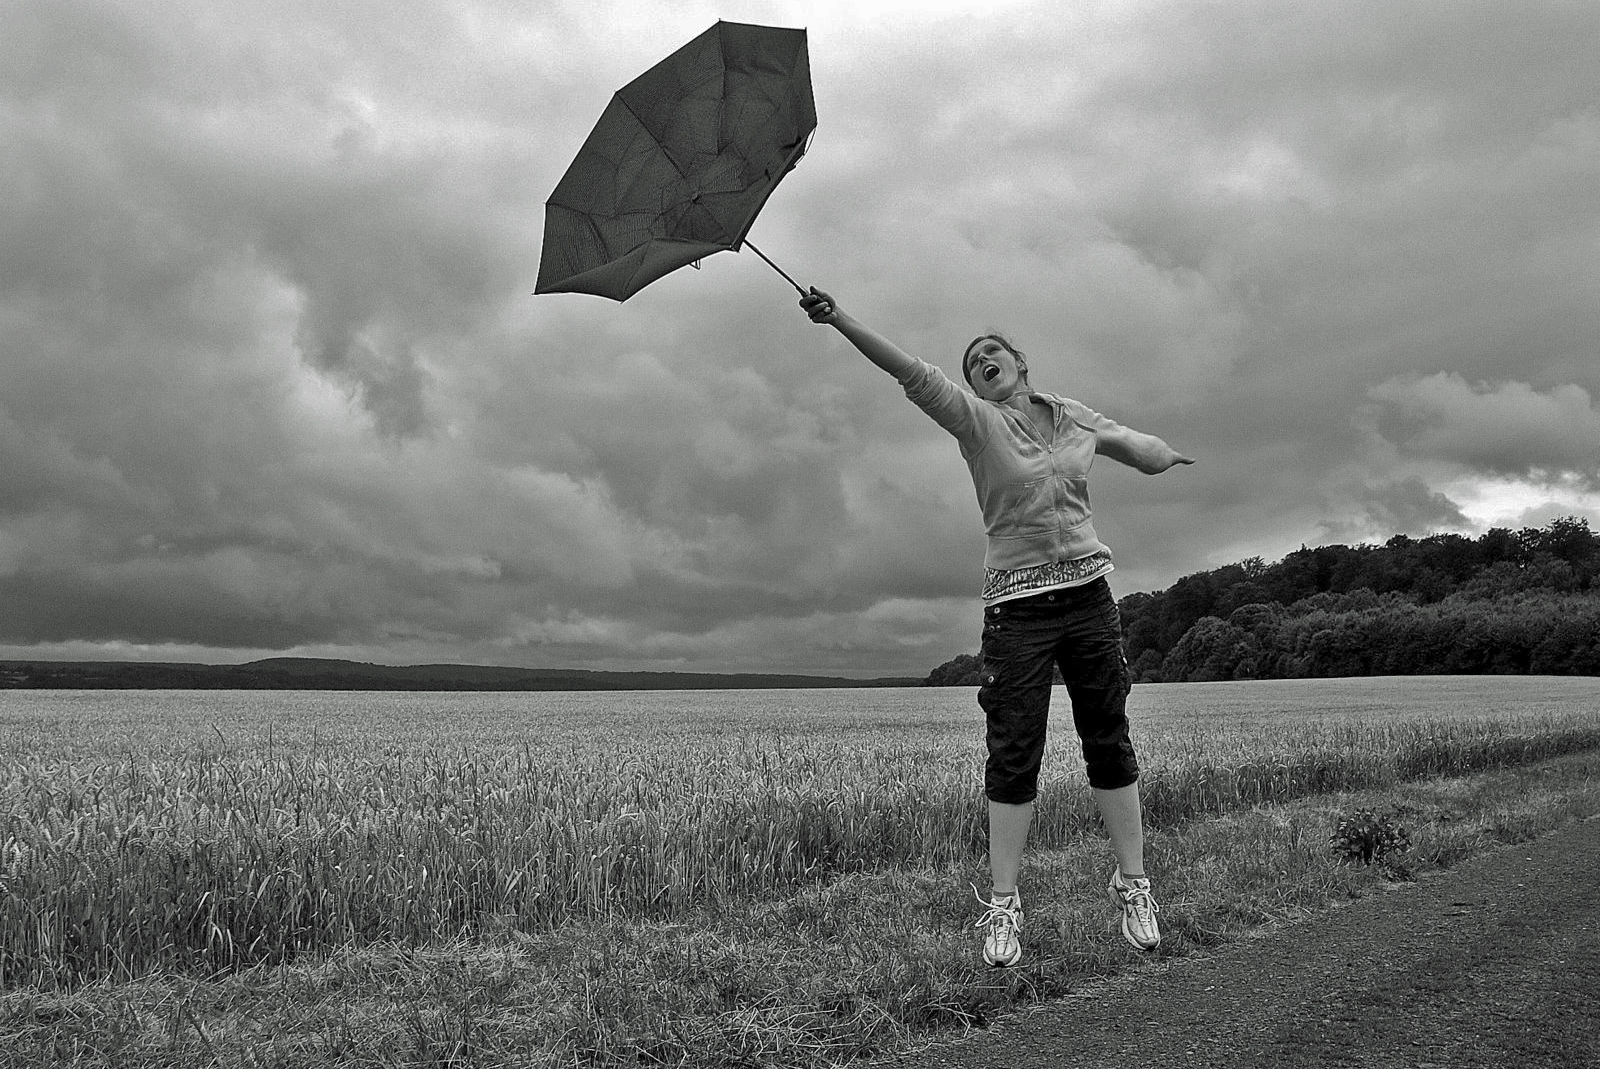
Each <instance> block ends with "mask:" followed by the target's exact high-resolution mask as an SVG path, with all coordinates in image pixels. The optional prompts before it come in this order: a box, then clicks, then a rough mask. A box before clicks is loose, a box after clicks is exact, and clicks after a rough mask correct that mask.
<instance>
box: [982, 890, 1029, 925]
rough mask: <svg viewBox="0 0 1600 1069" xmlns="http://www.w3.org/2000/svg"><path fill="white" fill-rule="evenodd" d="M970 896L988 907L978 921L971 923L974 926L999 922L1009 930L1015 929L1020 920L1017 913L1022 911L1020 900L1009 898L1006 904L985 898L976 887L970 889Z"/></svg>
mask: <svg viewBox="0 0 1600 1069" xmlns="http://www.w3.org/2000/svg"><path fill="white" fill-rule="evenodd" d="M972 897H974V898H976V899H977V900H978V902H979V904H980V905H985V906H988V907H989V908H988V910H987V911H986V912H985V913H984V915H983V916H981V917H979V918H978V923H977V924H974V925H973V927H974V928H982V927H984V926H985V925H992V924H1001V925H1004V926H1005V927H1006V928H1007V929H1009V930H1010V931H1016V930H1017V927H1018V925H1019V923H1020V921H1021V918H1020V917H1018V914H1019V913H1021V912H1022V903H1021V902H1020V901H1018V900H1017V899H1015V898H1013V899H1011V904H1008V903H1005V902H995V901H992V900H986V899H985V898H984V897H983V896H982V895H981V894H979V893H978V889H977V888H976V887H974V888H973V889H972Z"/></svg>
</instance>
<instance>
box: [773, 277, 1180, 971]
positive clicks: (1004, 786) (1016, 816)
mask: <svg viewBox="0 0 1600 1069" xmlns="http://www.w3.org/2000/svg"><path fill="white" fill-rule="evenodd" d="M800 307H801V308H803V309H804V310H805V312H806V314H807V315H808V316H810V318H811V321H812V322H813V323H822V324H827V325H829V326H832V327H834V328H835V329H837V330H838V331H839V333H841V334H843V335H844V336H845V338H846V339H848V340H849V342H850V343H851V344H852V345H854V346H855V347H856V348H857V349H859V350H860V351H861V353H862V355H863V356H865V357H866V358H867V359H868V360H870V361H872V363H874V364H876V365H877V366H878V367H880V368H882V369H883V370H884V371H887V372H888V373H889V374H891V375H893V376H894V377H895V378H896V379H897V380H898V381H899V383H900V385H901V386H903V387H904V388H905V391H906V396H907V397H908V398H910V399H911V401H912V402H913V403H914V404H916V405H917V407H919V408H921V409H922V410H923V411H924V412H926V413H927V414H928V415H929V416H930V417H932V418H933V420H934V422H936V423H938V424H939V426H941V427H943V428H944V429H945V430H946V431H948V432H950V434H951V435H953V436H954V437H955V439H956V442H957V443H958V444H959V445H960V447H961V455H962V457H963V459H965V460H966V462H967V467H968V468H969V469H970V470H971V472H972V483H973V487H974V489H976V490H977V494H978V505H979V507H980V508H981V509H982V512H983V522H984V527H985V529H986V530H987V532H988V549H987V552H986V554H985V558H984V583H983V595H982V597H983V605H984V609H983V648H982V661H981V668H980V673H981V685H980V686H979V689H978V704H979V706H980V707H982V709H983V711H984V714H985V717H986V720H987V731H986V742H987V744H988V750H989V756H988V761H987V762H986V764H985V766H984V793H985V795H987V797H988V799H989V875H990V879H991V881H992V888H991V891H990V895H989V898H988V900H987V901H985V900H984V899H983V898H982V897H981V896H980V897H979V903H980V904H981V905H983V906H985V907H986V912H985V913H984V914H983V916H982V917H981V918H979V920H978V923H977V925H976V927H979V928H983V929H985V930H986V931H985V939H984V946H983V958H984V960H985V961H986V962H988V963H989V964H990V965H994V966H1010V965H1015V964H1017V963H1018V962H1019V961H1021V960H1022V944H1021V940H1020V935H1021V928H1022V895H1021V892H1020V891H1019V890H1018V886H1017V878H1018V875H1019V872H1020V870H1021V868H1022V854H1023V850H1024V848H1025V847H1026V846H1027V842H1028V828H1029V825H1030V824H1031V823H1032V821H1033V803H1034V798H1035V796H1036V795H1037V794H1038V781H1039V766H1040V763H1041V761H1042V758H1043V756H1044V743H1045V727H1046V721H1047V717H1048V714H1049V706H1050V686H1051V680H1052V668H1053V667H1054V666H1056V665H1059V666H1060V668H1061V674H1062V677H1063V678H1064V679H1065V680H1066V684H1067V694H1068V696H1069V697H1070V698H1071V700H1072V720H1073V725H1074V726H1075V727H1076V728H1077V731H1078V736H1079V738H1080V739H1081V740H1082V742H1083V757H1084V762H1085V765H1086V766H1087V769H1088V777H1089V785H1090V787H1091V788H1093V791H1094V797H1095V802H1096V804H1097V805H1098V807H1099V810H1100V817H1101V820H1102V821H1103V822H1104V824H1105V827H1106V832H1107V834H1108V835H1109V836H1110V839H1111V849H1112V851H1113V853H1115V854H1116V865H1115V867H1114V868H1113V869H1112V870H1111V880H1110V884H1109V886H1108V892H1109V894H1110V897H1111V901H1112V902H1113V904H1115V905H1116V906H1117V907H1118V908H1119V909H1121V911H1122V934H1123V936H1124V938H1126V939H1127V940H1128V942H1129V943H1131V944H1133V945H1134V946H1135V947H1138V948H1139V949H1141V950H1154V949H1155V948H1156V946H1157V945H1158V944H1159V943H1160V942H1161V930H1160V927H1159V926H1158V925H1157V923H1156V913H1157V912H1158V911H1159V910H1160V907H1159V906H1158V905H1157V904H1156V900H1155V896H1154V895H1153V894H1152V893H1151V890H1150V881H1149V879H1148V878H1146V876H1145V870H1144V827H1143V818H1142V815H1141V811H1140V807H1139V783H1138V780H1139V765H1138V762H1137V761H1136V760H1135V757H1134V752H1133V743H1132V741H1131V740H1130V738H1129V735H1128V717H1127V712H1126V704H1127V697H1128V689H1129V684H1130V681H1129V676H1128V664H1127V660H1126V659H1125V657H1124V656H1123V650H1122V626H1121V621H1120V620H1119V618H1118V615H1117V604H1116V601H1115V600H1114V599H1113V598H1112V596H1111V588H1110V585H1109V584H1108V583H1107V582H1106V575H1107V574H1108V573H1109V572H1110V571H1111V570H1112V568H1111V551H1110V550H1109V549H1107V548H1106V546H1105V545H1104V544H1103V543H1101V541H1100V539H1099V538H1098V537H1097V536H1096V535H1095V532H1094V527H1093V525H1092V524H1091V523H1090V510H1089V483H1088V478H1089V465H1090V464H1091V463H1092V462H1093V461H1094V457H1095V455H1096V454H1099V453H1103V454H1105V455H1106V456H1108V457H1110V458H1112V459H1113V460H1117V461H1121V462H1122V463H1124V464H1128V465H1131V466H1132V467H1135V468H1137V469H1139V470H1140V471H1142V472H1145V473H1147V474H1150V475H1155V474H1158V473H1160V472H1163V471H1166V470H1167V469H1168V468H1170V467H1172V466H1173V465H1175V464H1193V463H1194V461H1193V460H1192V459H1190V458H1189V457H1186V456H1184V455H1183V454H1181V453H1179V452H1177V451H1176V450H1174V449H1173V448H1172V447H1171V446H1169V445H1168V444H1167V443H1166V442H1164V441H1162V440H1161V439H1160V438H1157V437H1155V436H1154V435H1150V434H1141V433H1139V432H1138V431H1133V430H1129V429H1128V428H1126V427H1123V426H1121V425H1119V424H1117V423H1115V422H1113V421H1112V420H1110V419H1107V418H1106V417H1105V416H1102V415H1101V414H1100V413H1098V412H1095V411H1093V410H1092V409H1090V408H1087V407H1086V406H1084V405H1082V404H1079V403H1078V402H1077V401H1073V400H1069V399H1067V398H1065V397H1057V396H1055V395H1053V394H1047V393H1038V392H1036V391H1035V390H1034V389H1033V387H1032V386H1031V385H1030V384H1029V382H1028V364H1027V360H1026V358H1025V357H1024V356H1023V354H1022V353H1020V352H1018V351H1017V350H1016V349H1015V348H1014V347H1013V346H1012V345H1011V343H1010V342H1008V341H1006V340H1005V339H1004V338H1003V337H1001V336H1000V335H997V334H986V335H983V336H982V337H979V338H977V339H976V340H975V341H973V342H972V344H971V345H969V346H967V350H966V352H965V353H964V354H963V355H962V357H961V374H962V377H963V378H964V379H965V380H966V382H967V385H968V386H969V387H971V392H968V391H967V390H963V389H961V388H960V387H958V386H957V385H955V383H953V382H952V381H951V380H950V379H949V378H948V377H946V376H945V374H944V373H943V372H941V371H940V370H939V369H938V368H936V367H934V366H933V365H931V364H928V363H925V362H924V361H922V360H918V359H917V358H916V357H913V356H911V355H909V354H907V353H905V352H904V351H902V350H901V349H900V348H899V347H898V346H896V345H895V344H894V343H893V342H891V341H889V340H888V339H887V338H884V337H883V336H882V335H881V334H878V333H877V332H876V331H874V330H872V329H871V328H870V327H867V326H865V325H863V324H862V323H860V322H859V321H858V320H856V319H854V318H852V317H851V316H849V315H847V314H846V313H845V312H843V311H842V310H840V308H839V306H838V304H837V303H835V301H834V299H833V298H832V297H831V296H829V295H828V294H827V293H824V292H822V291H821V290H818V289H817V288H816V287H814V286H813V287H812V288H811V291H810V292H809V293H807V294H805V295H804V296H802V297H801V298H800Z"/></svg>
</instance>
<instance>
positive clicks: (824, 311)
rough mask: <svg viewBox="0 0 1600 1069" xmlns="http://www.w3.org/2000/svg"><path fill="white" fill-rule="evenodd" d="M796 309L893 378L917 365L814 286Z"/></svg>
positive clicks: (907, 354)
mask: <svg viewBox="0 0 1600 1069" xmlns="http://www.w3.org/2000/svg"><path fill="white" fill-rule="evenodd" d="M800 307H801V308H803V309H805V313H806V315H808V316H810V317H811V322H813V323H822V324H825V325H827V326H830V327H833V328H834V329H835V330H837V331H838V332H839V333H840V334H843V335H844V336H845V338H846V339H848V340H849V342H850V344H851V345H854V346H855V347H856V348H857V349H859V350H861V355H862V356H865V357H866V358H867V359H868V360H871V361H872V362H873V363H874V364H877V365H878V366H879V367H881V368H883V370H885V371H887V372H888V373H889V374H891V375H893V376H895V377H896V378H898V377H900V375H901V374H903V373H904V372H906V371H908V370H910V369H911V367H912V366H913V365H914V364H916V363H917V360H916V358H915V357H913V356H911V355H910V354H909V353H907V352H906V351H905V350H903V349H901V348H900V347H899V346H898V345H896V344H895V343H894V342H892V341H890V340H889V339H888V338H885V337H884V336H883V335H882V334H879V333H878V332H877V331H875V330H873V329H872V328H871V327H869V326H867V325H866V324H864V323H862V322H861V321H860V320H858V319H856V318H854V317H853V316H851V315H849V314H848V313H846V312H844V311H841V310H840V308H839V305H838V304H837V303H835V302H834V299H833V297H832V296H831V295H829V294H827V293H824V292H823V291H822V290H819V289H817V287H815V286H812V287H811V292H810V293H807V294H806V295H805V296H804V297H801V298H800Z"/></svg>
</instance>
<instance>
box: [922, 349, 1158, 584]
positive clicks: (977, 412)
mask: <svg viewBox="0 0 1600 1069" xmlns="http://www.w3.org/2000/svg"><path fill="white" fill-rule="evenodd" d="M896 377H897V378H898V379H899V381H900V385H901V386H903V387H904V388H905V391H906V396H907V397H908V398H910V399H911V401H912V403H913V404H915V405H916V406H917V407H918V408H920V409H922V410H923V411H924V412H926V413H927V414H928V415H929V416H930V417H932V418H933V421H934V422H935V423H937V424H939V426H941V427H943V428H944V429H945V430H947V431H949V432H950V434H952V435H953V436H954V437H955V439H956V442H957V443H958V444H959V445H960V447H961V456H962V457H963V458H964V459H965V460H966V462H967V468H968V469H969V470H970V471H971V472H972V486H973V489H974V490H976V491H977V494H978V507H979V508H980V509H981V510H982V512H983V525H984V530H985V532H986V533H987V534H988V550H987V552H986V553H985V554H984V562H983V563H984V566H985V567H986V568H994V569H1005V570H1011V569H1016V568H1032V567H1036V566H1038V565H1041V564H1051V563H1055V562H1057V561H1067V560H1078V559H1080V558H1082V557H1088V556H1091V555H1093V554H1096V553H1106V554H1108V555H1109V553H1110V551H1109V549H1107V547H1106V545H1105V544H1104V543H1103V542H1101V541H1100V538H1099V536H1098V535H1096V534H1095V531H1094V524H1093V523H1092V522H1091V518H1092V511H1091V509H1090V507H1089V466H1090V465H1091V464H1093V463H1094V458H1095V454H1096V453H1104V454H1106V455H1107V456H1109V457H1111V458H1112V459H1113V460H1118V461H1121V462H1122V463H1124V464H1128V465H1131V466H1133V467H1135V468H1138V469H1139V470H1141V471H1147V472H1149V471H1159V470H1162V468H1164V467H1165V462H1166V458H1167V455H1168V453H1169V451H1170V450H1169V447H1168V446H1167V444H1166V443H1165V442H1163V441H1162V440H1161V439H1159V438H1156V437H1154V436H1153V435H1147V434H1140V433H1138V432H1136V431H1130V430H1128V429H1127V428H1125V427H1123V426H1121V425H1120V424H1118V423H1116V422H1115V421H1113V420H1111V419H1108V418H1107V417H1105V416H1102V415H1101V414H1100V413H1098V412H1096V411H1094V410H1093V409H1091V408H1089V407H1088V406H1086V405H1082V404H1079V403H1078V402H1077V401H1074V400H1071V399H1070V398H1066V397H1057V396H1055V395H1054V394H1047V393H1033V394H1030V396H1031V397H1032V398H1033V399H1035V400H1038V401H1043V402H1044V403H1045V404H1047V405H1049V406H1050V408H1051V410H1052V411H1053V412H1054V413H1055V437H1054V440H1053V441H1050V442H1046V441H1045V440H1044V439H1043V438H1042V437H1040V435H1039V432H1038V430H1037V429H1036V428H1035V427H1034V425H1033V421H1032V420H1030V419H1029V418H1028V417H1027V416H1026V415H1025V414H1023V413H1022V412H1019V411H1018V410H1017V409H1015V408H1012V407H1011V406H1010V405H1006V404H1002V403H1000V402H997V401H988V400H985V399H983V398H981V397H979V396H977V395H976V394H973V393H971V392H969V391H968V390H964V389H962V388H961V387H960V386H957V385H956V384H955V383H954V382H952V381H950V379H949V378H948V377H947V376H946V375H945V374H944V372H942V371H940V370H939V369H938V368H937V367H934V366H933V365H932V364H929V363H927V362H926V361H922V360H917V361H915V362H914V363H913V364H912V365H911V366H910V367H908V368H907V369H906V370H905V371H904V372H902V373H901V374H900V375H898V376H896Z"/></svg>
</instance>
